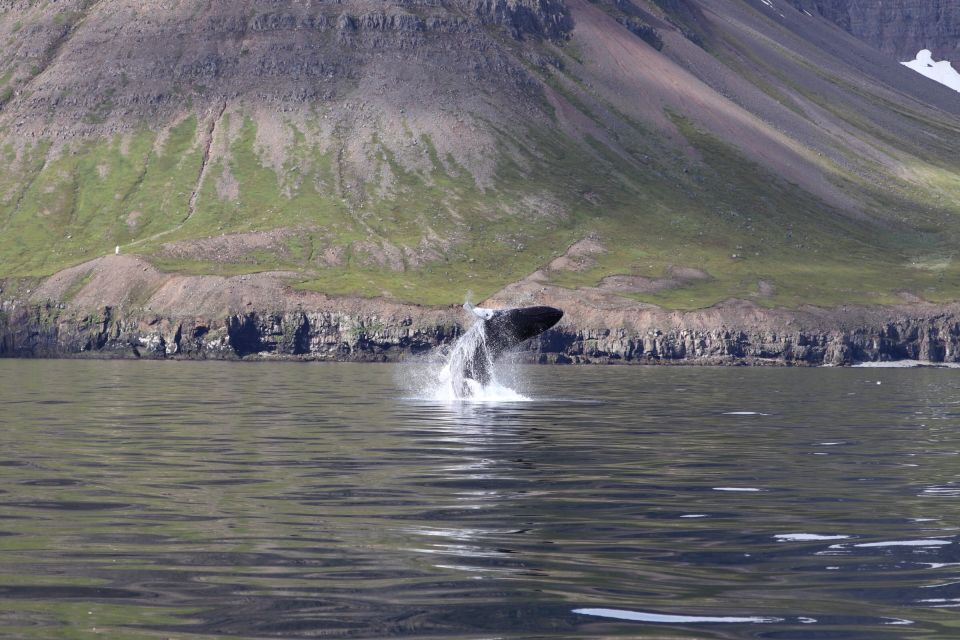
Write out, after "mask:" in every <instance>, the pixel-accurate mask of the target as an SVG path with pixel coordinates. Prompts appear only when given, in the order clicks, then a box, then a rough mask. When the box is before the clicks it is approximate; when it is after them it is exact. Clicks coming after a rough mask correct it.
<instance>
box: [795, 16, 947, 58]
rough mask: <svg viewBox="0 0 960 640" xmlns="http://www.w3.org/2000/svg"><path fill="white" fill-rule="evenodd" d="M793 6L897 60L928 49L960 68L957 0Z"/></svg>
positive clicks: (935, 55) (911, 56)
mask: <svg viewBox="0 0 960 640" xmlns="http://www.w3.org/2000/svg"><path fill="white" fill-rule="evenodd" d="M794 6H796V7H797V8H799V9H800V10H802V11H807V12H813V15H820V16H823V17H825V18H827V19H828V20H831V21H833V22H835V23H836V24H838V25H840V27H842V28H843V29H845V30H847V31H849V32H850V33H852V34H853V35H855V36H857V37H858V38H860V39H862V40H864V41H865V42H867V43H869V44H871V45H873V46H874V47H876V48H877V49H880V50H881V51H883V52H884V53H888V54H890V55H892V56H895V57H897V58H898V59H900V60H901V61H906V60H913V58H914V56H916V54H917V52H918V51H920V50H922V49H929V50H930V51H931V52H932V53H933V55H934V59H936V60H949V61H950V62H952V63H953V65H954V66H955V67H957V68H960V2H958V0H885V1H884V2H860V1H858V0H795V2H794Z"/></svg>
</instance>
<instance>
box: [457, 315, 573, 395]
mask: <svg viewBox="0 0 960 640" xmlns="http://www.w3.org/2000/svg"><path fill="white" fill-rule="evenodd" d="M463 308H464V309H466V310H468V311H471V312H472V313H473V314H474V315H476V316H477V317H478V318H480V319H481V322H482V323H483V333H484V337H483V339H482V340H477V341H475V342H474V344H475V348H474V351H473V353H470V354H466V357H464V358H463V359H462V360H461V362H462V367H463V371H462V375H463V378H464V379H468V378H469V379H471V380H476V381H477V382H479V383H480V384H481V385H485V384H487V383H488V382H490V367H491V365H492V364H493V363H494V362H495V361H496V360H497V359H498V358H499V357H500V356H502V355H503V354H504V353H506V352H507V351H509V350H510V349H512V348H514V347H516V346H517V345H519V344H520V343H522V342H524V341H526V340H529V339H530V338H535V337H536V336H538V335H540V334H541V333H543V332H544V331H546V330H547V329H549V328H550V327H552V326H553V325H555V324H557V323H558V322H560V318H562V317H563V311H561V310H560V309H556V308H554V307H546V306H540V307H518V308H514V309H481V308H479V307H474V306H473V305H471V304H469V303H467V304H465V305H463Z"/></svg>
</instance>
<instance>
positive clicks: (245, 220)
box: [0, 0, 960, 312]
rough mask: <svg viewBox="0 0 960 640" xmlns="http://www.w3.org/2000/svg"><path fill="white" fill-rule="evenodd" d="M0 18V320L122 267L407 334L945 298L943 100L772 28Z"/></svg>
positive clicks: (363, 7)
mask: <svg viewBox="0 0 960 640" xmlns="http://www.w3.org/2000/svg"><path fill="white" fill-rule="evenodd" d="M0 11H2V14H0V99H2V101H3V106H2V110H0V139H2V144H0V153H2V154H3V161H4V162H3V166H4V167H6V168H5V169H3V170H2V172H0V277H5V278H6V279H7V282H6V285H5V289H6V294H5V295H7V296H12V295H16V296H19V297H21V298H23V297H27V298H29V299H31V300H32V301H33V302H36V303H42V302H44V300H47V299H49V300H53V301H54V302H55V303H57V304H63V305H70V304H73V303H74V302H75V303H76V304H78V305H79V304H80V303H81V301H82V303H83V304H84V305H88V306H95V305H97V304H104V303H105V300H106V298H105V297H104V295H105V294H103V295H101V294H100V293H99V292H100V289H98V288H97V287H96V286H94V285H93V283H94V282H102V281H101V280H98V278H99V276H97V277H95V276H94V274H95V273H97V274H99V273H100V272H99V271H97V269H99V268H100V267H99V266H98V267H96V269H95V268H94V266H93V265H94V264H96V265H101V264H112V263H101V262H96V263H89V264H88V261H91V260H94V259H96V258H98V257H102V256H104V255H106V254H112V253H113V252H114V247H115V246H117V245H119V247H120V252H121V253H122V254H124V255H129V254H136V255H139V256H141V257H142V258H144V259H145V260H146V261H147V262H148V263H149V264H150V265H152V267H151V268H153V267H155V268H157V269H159V270H160V271H163V272H167V273H177V274H184V275H197V276H202V275H214V276H228V277H231V276H241V275H243V274H250V273H260V272H271V273H275V274H276V275H274V276H271V277H274V278H276V279H278V280H279V281H282V282H285V283H287V284H288V285H290V286H292V287H294V288H296V289H301V290H308V291H315V292H322V293H326V294H333V295H361V296H367V297H385V298H390V299H393V300H396V301H408V302H416V303H427V304H449V303H454V302H458V301H461V300H462V299H463V296H464V294H465V292H467V291H472V292H473V295H474V298H477V299H483V298H485V297H487V296H489V295H491V294H493V293H494V292H496V291H499V290H501V289H503V287H505V286H507V285H510V284H511V283H518V282H519V283H521V284H522V286H521V287H520V289H518V291H522V292H526V293H525V294H522V295H532V294H533V292H536V291H537V290H540V289H543V288H545V287H562V288H566V289H578V288H579V289H582V290H584V291H590V292H593V293H596V294H598V295H604V296H610V297H619V298H628V299H632V300H634V301H643V302H651V303H655V304H658V305H661V306H665V307H668V308H702V307H706V306H709V305H712V304H715V303H718V302H720V301H723V300H726V299H729V298H741V299H750V300H753V301H755V303H756V304H759V305H764V306H786V307H795V306H797V305H801V304H817V305H824V306H833V305H841V304H876V303H883V304H892V303H897V302H903V301H904V300H916V299H918V298H920V299H925V300H928V301H931V302H942V301H948V300H956V299H957V298H960V278H958V275H960V265H958V263H957V262H956V261H955V260H954V257H955V250H956V247H957V246H958V239H960V115H958V114H960V98H958V95H957V94H956V93H955V92H951V91H950V90H948V89H946V88H943V87H937V86H936V85H933V83H930V82H929V81H927V80H925V79H923V78H921V77H919V76H917V74H915V73H914V72H912V71H910V70H909V69H905V68H904V67H902V66H901V65H899V64H898V63H897V61H896V60H895V59H894V58H890V57H888V56H885V55H884V54H882V53H880V52H878V51H876V50H874V49H873V48H871V47H869V46H867V45H866V44H863V43H862V42H860V41H858V40H856V39H855V38H853V36H851V35H849V34H847V33H846V32H844V31H843V30H841V29H840V28H839V27H836V26H834V25H833V24H832V23H831V22H829V21H828V20H826V19H824V18H822V17H820V16H818V15H810V14H811V13H813V12H810V11H805V10H803V7H802V6H801V7H800V9H798V8H797V7H796V6H795V5H794V3H793V2H788V1H786V0H756V1H754V0H696V1H694V0H632V1H631V0H597V1H596V2H588V1H587V0H520V1H519V2H513V1H511V2H507V1H506V0H482V1H481V0H441V1H439V2H437V1H430V2H427V1H412V2H399V1H398V2H373V1H368V0H344V1H343V2H340V3H326V2H320V1H316V0H310V1H307V2H294V1H293V0H289V1H277V0H272V1H266V0H239V1H230V2H227V1H226V0H213V1H211V2H199V1H187V0H183V1H180V2H174V3H162V5H152V6H150V7H149V8H148V7H145V6H144V5H143V3H141V2H138V1H136V0H60V1H57V2H53V1H40V2H25V1H23V2H11V1H7V2H0ZM928 85H929V86H928ZM121 263H122V264H124V265H127V266H126V267H122V268H121V267H117V268H118V269H121V271H118V272H117V273H116V274H115V278H114V280H115V281H116V282H120V283H129V286H128V287H127V289H126V290H125V292H124V294H123V295H122V296H119V297H118V298H116V300H114V302H115V303H116V302H117V300H118V301H119V304H120V306H121V307H123V308H124V309H126V310H127V311H128V312H134V311H136V310H143V309H149V308H150V307H151V304H157V302H156V301H157V296H158V295H159V294H158V291H159V287H161V285H162V283H163V282H169V281H168V280H163V279H162V278H161V279H146V278H134V277H132V276H131V274H130V273H128V272H127V271H123V270H122V269H126V268H127V267H128V266H129V263H126V262H122V261H121V262H118V264H121ZM85 265H86V266H85ZM68 268H69V269H70V271H68V272H64V271H63V270H65V269H68ZM57 272H63V273H62V274H61V276H60V277H59V279H58V280H57V282H58V283H61V284H62V285H63V286H59V288H54V289H51V288H50V287H49V286H43V287H39V288H38V284H39V281H40V280H41V279H43V278H46V277H47V276H50V275H52V274H55V273H57ZM151 273H152V272H151ZM65 279H66V280H65ZM67 280H69V281H67ZM232 282H234V283H235V284H236V285H237V286H240V287H243V286H244V285H243V282H244V280H242V279H238V280H235V281H232ZM98 286H101V285H98ZM28 290H29V293H28ZM41 292H45V293H41ZM51 292H54V293H51ZM111 295H113V293H111ZM518 295H521V294H520V293H518ZM41 298H42V299H41ZM238 300H239V299H238ZM225 304H226V303H225Z"/></svg>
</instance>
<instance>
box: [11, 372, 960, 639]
mask: <svg viewBox="0 0 960 640" xmlns="http://www.w3.org/2000/svg"><path fill="white" fill-rule="evenodd" d="M414 373H415V372H414V371H413V370H412V369H410V368H409V367H407V368H405V367H403V366H395V365H348V364H336V365H333V364H316V363H312V364H300V363H284V364H265V363H202V362H119V361H106V362H92V361H90V362H87V361H15V360H6V361H0V637H4V638H95V637H96V638H111V639H113V638H213V637H244V638H299V637H325V638H383V637H403V638H426V637H432V638H584V637H591V638H599V637H630V638H672V639H680V638H697V639H701V638H778V639H790V638H818V639H819V638H831V639H835V638H863V639H868V640H883V639H887V638H938V639H942V638H960V615H958V614H960V529H958V527H960V372H957V371H950V370H933V369H915V370H895V369H740V368H737V369H707V368H642V367H528V368H522V369H519V373H520V383H521V385H520V386H521V388H520V391H521V392H523V393H525V394H526V395H527V396H529V397H530V398H532V400H531V401H529V402H508V403H489V404H466V405H460V406H449V405H443V404H438V403H431V402H429V401H425V400H418V399H416V396H417V395H418V394H417V393H416V391H415V390H411V389H410V388H408V387H409V384H408V382H407V381H408V380H410V379H411V378H413V377H414V375H413V374H414Z"/></svg>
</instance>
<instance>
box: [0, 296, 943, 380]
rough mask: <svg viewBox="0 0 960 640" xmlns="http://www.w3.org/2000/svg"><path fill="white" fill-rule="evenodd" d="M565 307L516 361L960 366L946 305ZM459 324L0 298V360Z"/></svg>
mask: <svg viewBox="0 0 960 640" xmlns="http://www.w3.org/2000/svg"><path fill="white" fill-rule="evenodd" d="M568 302H569V301H568ZM558 306H559V305H558ZM561 308H564V307H562V306H561ZM565 311H567V314H568V315H567V316H566V317H565V319H564V320H563V321H562V322H561V324H560V325H558V326H557V327H555V328H554V329H551V330H550V331H548V332H546V333H544V334H543V335H542V336H540V337H539V338H537V339H534V340H532V341H531V342H530V343H529V345H528V346H527V348H524V349H521V350H520V351H519V352H518V354H517V356H516V359H517V361H518V362H521V363H539V364H622V365H652V366H754V367H771V366H773V367H783V366H800V367H811V366H814V367H815V366H855V365H864V364H866V365H868V366H869V365H873V366H876V364H878V363H879V364H884V363H895V362H911V363H921V364H920V366H922V365H928V366H936V365H939V364H942V363H946V364H955V365H957V366H960V309H958V308H957V306H956V305H945V306H935V305H911V306H910V307H886V308H885V307H872V308H844V309H834V310H824V309H803V310H784V309H766V308H761V307H758V306H756V305H754V304H752V303H749V302H744V301H729V302H728V303H726V304H724V305H721V306H717V307H711V308H709V309H704V310H701V311H692V312H677V311H667V310H663V309H659V308H656V307H653V308H651V307H649V306H639V305H633V304H632V303H631V306H629V307H615V308H597V307H590V306H586V305H583V304H581V305H574V304H568V305H567V306H566V309H565ZM469 320H470V319H469V318H468V317H466V316H465V315H464V314H463V312H462V310H460V309H459V307H455V306H451V307H442V308H433V307H416V306H412V305H401V304H396V303H392V302H388V301H382V300H380V301H377V300H336V299H325V300H324V301H323V304H321V305H318V306H317V307H313V308H310V307H307V306H305V305H300V306H297V307H295V308H293V309H290V308H287V309H283V310H281V309H274V310H251V309H250V308H249V307H248V308H247V309H246V310H244V311H229V310H225V311H224V312H222V313H209V314H204V315H180V314H176V313H171V314H157V313H151V312H144V311H143V310H131V309H125V308H122V307H121V308H117V307H112V306H104V307H98V308H95V309H92V310H90V309H86V310H81V309H74V308H70V307H69V306H66V305H62V304H50V303H45V304H36V303H22V302H19V303H15V302H11V301H0V358H61V359H151V360H220V361H256V362H285V361H291V362H301V361H302V362H401V361H411V360H415V359H416V358H420V357H424V356H425V355H426V354H428V353H431V352H434V351H436V350H438V349H442V348H444V347H445V346H447V345H450V344H452V343H453V342H454V341H455V340H456V339H457V338H458V337H459V336H460V335H461V334H462V332H463V331H464V328H465V324H467V323H468V322H469ZM887 366H905V365H892V364H888V365H887ZM914 366H916V365H914Z"/></svg>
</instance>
